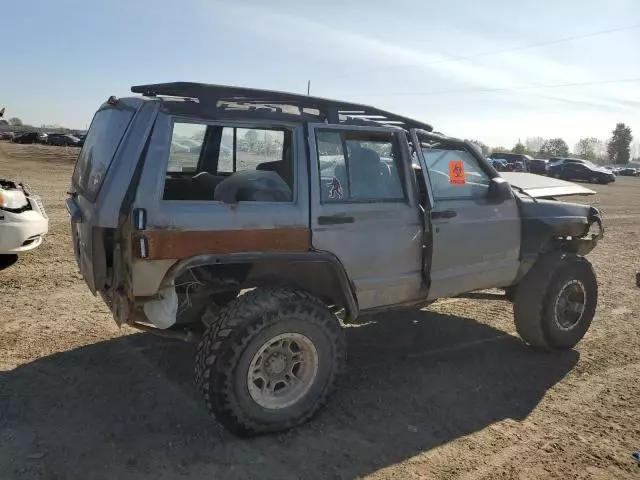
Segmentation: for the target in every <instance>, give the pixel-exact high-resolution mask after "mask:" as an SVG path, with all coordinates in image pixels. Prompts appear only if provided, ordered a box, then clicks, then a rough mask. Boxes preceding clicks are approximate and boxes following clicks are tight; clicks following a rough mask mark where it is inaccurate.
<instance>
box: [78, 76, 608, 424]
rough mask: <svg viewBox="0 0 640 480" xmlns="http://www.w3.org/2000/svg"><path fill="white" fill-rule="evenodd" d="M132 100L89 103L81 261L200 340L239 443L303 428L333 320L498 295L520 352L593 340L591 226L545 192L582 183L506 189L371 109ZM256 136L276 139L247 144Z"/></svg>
mask: <svg viewBox="0 0 640 480" xmlns="http://www.w3.org/2000/svg"><path fill="white" fill-rule="evenodd" d="M131 90H132V91H133V92H134V93H137V94H140V96H133V97H128V98H116V97H113V96H112V97H110V98H109V99H108V100H107V101H106V102H105V103H104V104H103V105H101V106H100V107H99V108H98V110H97V112H96V114H95V116H94V118H93V121H92V122H91V126H90V129H89V133H88V136H87V139H86V142H85V146H84V147H83V149H82V150H81V152H80V154H79V156H78V160H77V164H76V167H75V171H74V173H73V175H72V178H71V187H70V192H69V197H68V199H67V210H68V212H69V215H70V220H71V221H70V228H71V233H72V238H73V241H72V244H73V246H74V253H75V258H76V261H77V263H78V266H79V269H80V271H81V273H82V275H83V277H84V279H85V282H86V284H87V286H88V288H89V289H90V290H91V291H92V292H93V293H99V294H100V295H101V296H102V297H103V299H104V300H105V303H106V305H108V307H109V308H110V310H111V311H112V314H113V317H114V319H115V321H116V323H118V324H119V325H121V324H128V325H130V326H132V327H136V328H139V329H142V330H145V331H150V332H153V333H156V334H161V335H164V336H170V337H174V338H176V339H182V340H189V341H191V340H196V341H198V342H199V346H198V351H197V356H196V357H197V358H196V362H195V368H194V376H195V380H196V384H197V386H198V388H199V389H200V391H201V392H202V394H203V397H204V400H205V403H206V405H207V407H208V408H209V410H210V411H211V413H213V414H214V415H215V416H216V417H217V419H218V420H219V421H220V422H221V424H222V425H224V426H225V427H226V428H228V429H229V430H231V431H232V432H234V433H236V434H239V435H245V436H246V435H254V434H263V433H268V432H277V431H282V430H286V429H289V428H292V427H295V426H297V425H301V424H302V423H304V422H306V421H308V420H309V419H311V418H312V417H313V416H314V415H315V414H316V413H317V412H318V411H319V410H320V409H321V408H322V406H323V405H324V404H325V403H326V401H327V400H328V398H329V396H330V394H331V393H332V391H333V390H334V388H335V387H336V383H337V382H338V380H339V379H340V377H341V376H342V374H343V372H344V370H345V368H346V337H345V334H344V331H343V329H342V328H341V321H342V322H344V323H350V322H354V321H356V320H357V319H358V318H359V317H360V316H363V315H365V314H367V313H372V312H376V311H381V310H392V309H405V308H408V307H411V306H413V307H415V308H421V307H422V306H424V305H426V304H428V303H430V302H432V301H434V300H435V299H437V298H444V297H454V296H457V295H459V294H461V293H464V292H469V291H474V290H479V289H487V288H494V287H495V288H504V289H505V290H506V292H507V298H509V299H512V300H513V302H514V319H515V325H516V330H517V331H518V333H519V334H520V337H521V338H522V339H523V340H524V341H525V342H526V343H527V344H529V345H531V346H532V347H537V348H540V349H542V350H565V349H570V348H572V347H573V346H574V345H576V344H577V343H578V342H579V341H580V340H581V339H582V337H583V336H584V334H585V333H586V332H587V330H588V329H589V326H590V324H591V321H592V319H593V317H594V313H595V309H596V304H597V301H598V298H597V297H598V295H597V288H598V285H597V279H596V276H595V273H594V271H593V268H592V266H591V264H590V263H589V261H588V260H587V259H586V258H585V255H586V254H588V253H589V252H590V251H591V250H592V249H593V248H595V247H596V245H597V243H598V241H599V239H600V238H602V236H603V231H604V230H603V227H602V219H601V215H600V212H599V211H598V210H597V209H596V208H594V207H592V206H589V205H585V204H578V203H563V202H560V201H557V200H555V198H557V197H559V196H561V195H573V194H575V193H576V192H579V191H581V190H582V191H584V190H586V191H587V192H591V193H593V191H591V190H588V189H585V188H584V187H581V186H579V185H575V184H572V183H569V182H559V181H558V180H556V179H549V178H547V177H540V176H537V175H532V174H527V173H523V174H515V173H511V174H510V175H511V177H512V178H510V180H509V181H507V180H506V179H505V178H504V177H502V176H501V175H500V174H498V173H497V172H496V171H495V170H494V169H492V168H491V167H490V166H489V164H488V162H487V161H486V159H485V158H484V157H483V156H482V155H481V153H480V152H479V151H478V149H477V148H476V147H474V146H473V144H471V143H470V142H466V141H463V140H459V139H456V138H451V137H447V136H445V135H442V134H438V133H434V132H433V128H432V127H431V125H428V124H426V123H424V122H420V121H417V120H413V119H410V118H407V117H403V116H400V115H396V114H394V113H391V112H387V111H384V110H381V109H379V108H375V107H370V106H366V105H359V104H354V103H349V102H339V101H333V100H327V99H322V98H315V97H310V96H307V95H298V94H291V93H285V92H274V91H269V90H258V89H249V88H241V87H231V86H220V85H204V84H198V83H187V82H177V83H167V84H154V85H141V86H136V87H132V89H131ZM182 98H189V99H197V100H198V101H197V102H184V101H180V99H182ZM238 98H241V99H242V102H237V101H234V100H237V99H238ZM255 105H259V106H260V108H255ZM265 105H267V106H268V107H264V106H265ZM303 111H304V114H302V112H303ZM292 112H300V113H292ZM310 112H311V113H310ZM349 112H357V115H354V114H353V113H351V114H350V113H349ZM185 119H186V120H185ZM181 122H182V123H185V122H188V125H190V126H193V125H198V126H200V127H201V128H202V129H203V130H204V131H205V135H204V137H203V140H202V148H201V151H202V152H203V153H204V152H206V153H207V154H206V155H193V158H189V156H185V155H184V153H183V152H176V153H172V150H173V148H174V147H173V146H172V144H171V140H172V138H173V135H174V133H173V132H178V131H180V129H181V128H180V127H181V125H180V123H181ZM399 126H400V127H399ZM225 130H226V131H227V132H229V131H231V133H232V135H226V138H232V139H234V140H233V142H232V143H233V145H232V147H233V148H232V154H231V156H229V155H221V154H220V148H219V147H220V144H221V141H222V138H223V131H225ZM249 132H250V133H252V134H253V135H254V138H265V137H266V136H267V133H268V135H269V136H270V137H271V138H272V139H274V142H273V144H267V143H266V142H264V143H263V144H261V145H262V146H259V145H257V146H256V147H255V148H253V149H252V151H251V152H250V154H249V153H248V152H243V151H240V150H239V149H238V148H237V142H238V141H239V140H240V139H243V138H247V137H249ZM320 144H322V145H323V150H322V151H325V152H331V154H330V156H331V158H330V159H329V160H328V161H327V160H326V159H324V158H323V155H322V154H321V153H320V152H319V150H318V148H317V145H320ZM274 145H275V146H274ZM147 152H148V153H147ZM410 152H413V154H414V155H415V158H416V161H415V162H413V161H412V153H410ZM175 158H178V159H180V161H182V162H187V161H190V162H191V165H192V166H193V169H192V171H185V170H184V169H183V168H176V164H175V161H174V160H175ZM321 165H323V166H324V168H322V169H321V168H320V166H321ZM412 165H414V166H412ZM510 182H511V183H510ZM549 185H551V186H552V187H553V188H545V187H548V186H549ZM523 232H524V233H523ZM380 341H381V342H384V341H385V339H380ZM484 348H491V347H490V346H485V347H484ZM395 361H398V360H395ZM534 363H540V362H532V364H534ZM132 368H135V365H133V366H132ZM176 408H179V406H176Z"/></svg>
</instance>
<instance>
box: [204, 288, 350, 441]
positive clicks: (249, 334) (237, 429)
mask: <svg viewBox="0 0 640 480" xmlns="http://www.w3.org/2000/svg"><path fill="white" fill-rule="evenodd" d="M280 338H282V339H283V340H278V339H280ZM291 338H294V340H291ZM287 339H288V340H287ZM295 339H297V340H295ZM300 340H302V342H300ZM287 341H288V342H289V345H288V346H284V344H285V343H286V342H287ZM296 341H297V342H298V343H299V344H301V345H303V346H305V345H306V349H305V348H303V349H301V350H298V352H302V354H304V356H305V358H307V359H308V358H311V357H309V356H308V355H307V353H306V352H307V351H310V352H312V353H310V354H309V355H311V356H312V360H311V361H309V362H307V363H306V364H305V363H304V362H302V363H301V365H302V366H303V367H302V370H301V371H302V372H303V373H304V372H313V373H312V374H306V377H307V378H306V387H305V389H302V390H298V397H295V396H294V397H295V398H293V400H291V401H290V402H289V404H283V403H281V404H277V402H278V401H280V400H278V399H275V398H276V397H275V395H277V394H276V393H274V392H275V391H274V390H273V388H272V389H271V390H269V389H268V388H267V389H266V392H268V393H267V394H266V395H267V397H268V396H269V395H270V394H273V396H271V397H269V398H270V401H272V402H273V401H275V402H276V404H268V405H266V406H265V403H264V402H267V400H264V398H263V397H260V395H261V393H260V388H258V387H256V385H259V383H260V382H259V380H260V379H258V380H257V381H253V382H252V381H251V380H250V375H251V372H254V371H255V362H256V361H257V362H261V365H262V366H261V367H260V368H259V370H260V372H262V374H264V378H267V375H268V378H276V377H277V378H276V380H278V379H282V380H283V382H282V383H280V385H283V384H284V378H283V377H282V375H284V376H286V377H289V375H286V374H285V373H287V372H288V373H289V374H291V373H293V372H294V371H293V370H292V369H293V368H295V365H293V367H291V366H289V365H290V364H292V362H295V360H291V357H293V356H295V355H296V354H297V355H298V356H300V355H301V354H299V353H298V352H296V351H294V345H295V342H296ZM270 342H273V343H270ZM265 348H267V350H264V353H261V352H263V349H265ZM269 349H271V350H269ZM287 349H288V350H287ZM269 352H271V353H269ZM292 352H293V353H292ZM346 355H347V349H346V340H345V337H344V332H343V331H342V328H341V327H340V324H339V321H338V319H337V318H336V316H335V315H333V314H332V313H331V312H330V311H329V309H328V308H327V307H326V306H325V305H324V304H323V303H322V302H321V301H320V300H318V299H317V298H316V297H314V296H313V295H311V294H309V293H306V292H303V291H300V290H297V289H295V288H291V287H278V288H273V287H268V288H257V289H255V290H252V291H250V292H247V293H245V294H243V295H240V296H239V297H238V298H236V299H235V300H233V301H232V302H231V303H230V304H229V305H228V306H227V307H226V308H225V309H224V310H222V311H221V312H220V316H219V320H218V321H217V322H215V323H214V324H212V325H210V326H209V327H208V328H207V331H206V332H205V334H204V337H203V339H202V341H201V342H200V344H199V346H198V353H197V356H196V365H195V380H196V383H197V385H198V387H199V389H200V390H201V392H202V394H203V396H204V400H205V403H206V405H207V407H208V409H209V412H210V413H211V414H212V415H213V416H214V417H215V418H216V419H217V420H218V421H219V422H220V423H221V424H222V425H223V426H224V427H225V428H227V429H228V430H229V431H231V432H232V433H234V434H236V435H238V436H243V437H247V436H254V435H259V434H265V433H271V432H278V431H283V430H287V429H290V428H293V427H296V426H298V425H301V424H303V423H305V422H307V421H308V420H310V419H311V418H312V417H313V416H314V415H315V414H316V413H317V412H318V411H319V410H320V409H321V407H323V406H324V404H325V403H326V401H327V399H328V398H329V396H330V394H331V393H332V392H333V391H334V390H335V386H336V383H337V382H338V380H339V378H340V377H341V375H342V373H343V372H344V369H345V366H346ZM263 357H264V358H265V359H264V360H260V359H263ZM285 357H289V360H286V358H285ZM283 358H285V359H284V360H283ZM256 359H258V360H256ZM270 359H271V360H273V361H272V362H271V363H268V361H269V360H270ZM264 364H266V365H267V367H271V366H272V365H277V366H279V367H282V370H281V371H280V372H278V371H276V372H275V373H274V372H273V371H271V370H269V371H268V370H267V367H265V366H264ZM308 365H312V366H313V368H312V367H308ZM269 372H270V373H269ZM299 372H300V370H299ZM272 374H273V376H272ZM300 376H301V377H302V376H305V375H300ZM294 378H295V382H298V381H299V380H298V378H297V374H296V376H295V377H294ZM276 380H273V381H276ZM288 380H291V379H290V378H289V379H288ZM265 381H266V380H265ZM278 381H279V380H278ZM270 382H272V380H270ZM295 382H294V383H292V384H293V385H294V386H295V385H296V383H295ZM301 384H304V382H303V381H302V380H300V381H299V383H298V385H301ZM269 385H271V386H272V387H273V383H269ZM263 386H264V384H263ZM283 388H289V387H288V386H285V387H283ZM291 390H292V391H293V390H295V388H294V387H291ZM256 391H258V393H255V392H256ZM283 392H284V390H283ZM300 392H304V393H300ZM285 393H286V392H285ZM294 393H295V392H294ZM256 395H258V397H256ZM256 398H257V399H256ZM265 398H266V397H265ZM274 399H275V400H274ZM259 402H261V403H259Z"/></svg>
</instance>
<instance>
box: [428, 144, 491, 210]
mask: <svg viewBox="0 0 640 480" xmlns="http://www.w3.org/2000/svg"><path fill="white" fill-rule="evenodd" d="M423 152H424V157H425V160H426V164H427V169H428V170H429V181H430V182H431V189H432V191H433V196H434V198H435V199H436V200H438V199H440V200H442V199H456V198H483V197H486V196H487V194H488V192H489V177H488V176H487V174H486V173H484V171H483V170H482V169H481V168H480V166H479V165H478V162H477V160H476V159H475V158H474V157H473V156H471V154H469V153H468V152H465V151H458V150H440V149H430V148H424V149H423Z"/></svg>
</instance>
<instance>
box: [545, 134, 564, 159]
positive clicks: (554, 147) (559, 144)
mask: <svg viewBox="0 0 640 480" xmlns="http://www.w3.org/2000/svg"><path fill="white" fill-rule="evenodd" d="M568 155H569V145H567V142H565V141H564V140H563V139H561V138H550V139H549V140H547V141H546V142H544V144H543V145H542V148H541V149H540V156H542V157H566V156H568Z"/></svg>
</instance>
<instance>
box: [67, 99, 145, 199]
mask: <svg viewBox="0 0 640 480" xmlns="http://www.w3.org/2000/svg"><path fill="white" fill-rule="evenodd" d="M133 114H134V112H133V110H128V109H127V110H123V109H119V108H116V107H108V108H103V109H101V110H98V112H96V114H95V115H94V117H93V120H92V121H91V126H90V127H89V131H88V132H87V138H86V139H85V141H84V146H83V147H82V150H81V151H80V155H79V156H78V161H77V162H76V168H75V170H74V172H73V183H74V185H75V186H76V187H77V188H78V189H79V190H80V192H81V193H82V194H84V195H85V196H86V197H87V199H88V200H89V201H94V200H95V199H96V197H97V195H98V192H99V191H100V187H101V186H102V182H103V181H104V177H105V176H106V174H107V171H108V170H109V166H110V165H111V162H112V160H113V156H114V154H115V153H116V150H117V149H118V145H120V142H121V141H122V137H123V135H124V132H125V131H126V130H127V127H128V126H129V123H130V122H131V119H132V118H133Z"/></svg>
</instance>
